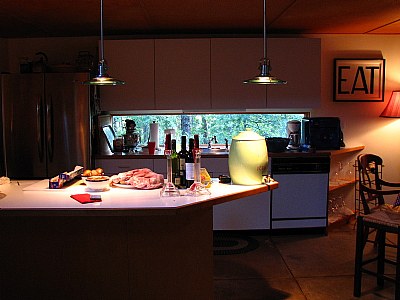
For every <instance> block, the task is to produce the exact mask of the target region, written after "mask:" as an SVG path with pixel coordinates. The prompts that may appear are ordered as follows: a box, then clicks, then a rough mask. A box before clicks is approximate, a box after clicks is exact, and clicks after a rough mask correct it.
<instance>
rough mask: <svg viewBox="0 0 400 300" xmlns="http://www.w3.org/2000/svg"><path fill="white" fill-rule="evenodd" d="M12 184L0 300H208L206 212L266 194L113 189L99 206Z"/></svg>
mask: <svg viewBox="0 0 400 300" xmlns="http://www.w3.org/2000/svg"><path fill="white" fill-rule="evenodd" d="M45 183H46V182H45V181H39V182H32V181H23V182H21V181H20V182H17V181H12V182H11V183H10V184H6V185H1V186H0V191H1V193H2V195H3V198H2V199H0V240H1V246H0V266H1V268H0V275H1V277H0V279H1V285H0V299H38V298H40V299H212V298H213V258H212V255H213V244H212V243H213V236H212V218H213V215H212V213H213V210H212V208H213V206H214V205H218V204H221V203H224V202H229V201H234V200H236V199H239V198H243V197H247V196H250V195H255V194H259V193H264V192H267V191H269V190H272V189H275V188H277V187H278V183H277V182H273V183H270V184H265V185H258V186H239V185H225V184H219V183H218V182H216V181H214V182H213V184H212V187H211V188H210V191H211V195H209V196H199V197H188V196H181V197H172V198H160V197H159V192H160V190H159V189H157V190H146V191H140V190H134V189H124V188H111V189H110V190H108V191H105V192H101V193H96V194H101V198H102V201H101V202H96V203H89V204H80V203H79V202H77V201H75V200H73V199H72V198H71V197H70V196H71V195H73V194H80V193H87V192H88V191H87V190H86V187H85V186H84V185H81V184H79V182H78V183H77V184H74V185H72V186H70V187H68V188H66V189H64V190H48V189H46V185H45Z"/></svg>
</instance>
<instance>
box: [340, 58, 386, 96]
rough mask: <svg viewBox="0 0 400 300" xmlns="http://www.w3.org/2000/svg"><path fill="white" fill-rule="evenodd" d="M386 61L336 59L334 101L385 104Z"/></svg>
mask: <svg viewBox="0 0 400 300" xmlns="http://www.w3.org/2000/svg"><path fill="white" fill-rule="evenodd" d="M384 91H385V60H384V59H347V58H345V59H343V58H340V59H335V72H334V95H333V100H334V101H345V102H367V101H371V102H383V96H384Z"/></svg>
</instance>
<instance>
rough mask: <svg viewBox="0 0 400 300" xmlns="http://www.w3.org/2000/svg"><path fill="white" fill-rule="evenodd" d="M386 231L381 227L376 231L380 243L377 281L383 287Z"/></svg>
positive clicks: (377, 240)
mask: <svg viewBox="0 0 400 300" xmlns="http://www.w3.org/2000/svg"><path fill="white" fill-rule="evenodd" d="M385 241H386V231H385V230H384V229H379V230H377V231H376V242H377V243H378V261H377V277H376V283H377V285H378V286H379V287H383V285H384V281H385V280H384V278H383V276H384V275H385V255H386V253H385V250H386V245H385Z"/></svg>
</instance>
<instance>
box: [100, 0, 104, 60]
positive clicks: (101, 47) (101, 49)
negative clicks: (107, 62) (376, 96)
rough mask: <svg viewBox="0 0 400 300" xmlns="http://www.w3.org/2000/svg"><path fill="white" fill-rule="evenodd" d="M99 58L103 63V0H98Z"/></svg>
mask: <svg viewBox="0 0 400 300" xmlns="http://www.w3.org/2000/svg"><path fill="white" fill-rule="evenodd" d="M100 55H101V57H100V60H101V62H102V63H104V38H103V0H100Z"/></svg>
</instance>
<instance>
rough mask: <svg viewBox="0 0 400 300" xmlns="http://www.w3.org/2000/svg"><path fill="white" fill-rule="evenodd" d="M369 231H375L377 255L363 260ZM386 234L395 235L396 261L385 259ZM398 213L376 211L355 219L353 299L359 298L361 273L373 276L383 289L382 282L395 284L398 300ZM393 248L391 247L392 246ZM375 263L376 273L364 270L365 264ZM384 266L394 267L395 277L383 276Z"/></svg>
mask: <svg viewBox="0 0 400 300" xmlns="http://www.w3.org/2000/svg"><path fill="white" fill-rule="evenodd" d="M370 229H376V232H377V233H379V234H377V239H376V240H375V242H376V246H377V255H376V257H374V258H371V259H365V260H364V255H363V254H364V253H363V252H364V248H365V244H366V239H367V238H368V233H369V231H370ZM386 233H394V234H396V235H397V245H396V246H395V248H396V261H394V260H390V259H388V258H387V257H386V247H388V245H387V244H386ZM399 245H400V213H394V212H389V211H387V210H377V211H374V212H372V213H370V214H368V215H365V216H358V217H357V236H356V256H355V271H354V290H353V294H354V296H355V297H360V296H361V279H362V278H361V277H362V273H367V274H370V275H374V276H376V278H377V285H378V286H379V287H383V285H384V281H385V280H388V281H392V282H394V283H395V298H394V299H395V300H400V265H399V263H400V251H399ZM392 246H393V245H392ZM373 262H377V268H376V271H371V270H368V269H366V268H365V266H366V265H367V264H370V263H373ZM385 264H393V265H395V266H396V275H395V276H394V278H393V277H391V276H388V275H386V274H385Z"/></svg>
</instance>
